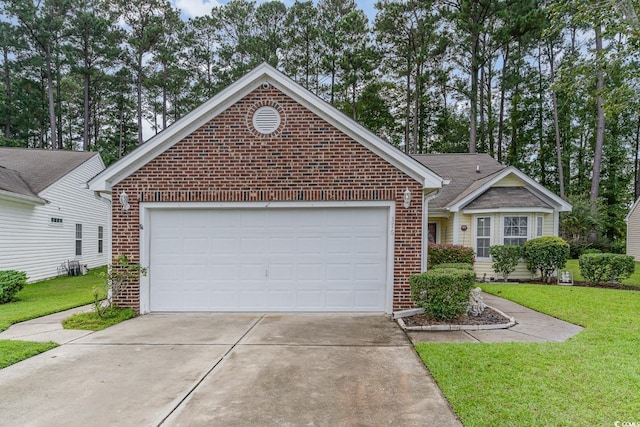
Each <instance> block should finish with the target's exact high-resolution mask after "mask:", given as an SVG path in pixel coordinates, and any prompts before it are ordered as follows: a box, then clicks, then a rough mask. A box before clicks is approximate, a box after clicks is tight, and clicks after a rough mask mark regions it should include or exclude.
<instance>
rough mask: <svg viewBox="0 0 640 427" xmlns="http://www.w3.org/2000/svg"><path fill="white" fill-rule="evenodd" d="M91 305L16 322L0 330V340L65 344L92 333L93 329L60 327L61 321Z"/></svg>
mask: <svg viewBox="0 0 640 427" xmlns="http://www.w3.org/2000/svg"><path fill="white" fill-rule="evenodd" d="M92 307H93V306H92V305H85V306H82V307H76V308H72V309H71V310H66V311H61V312H59V313H54V314H50V315H48V316H42V317H38V318H36V319H32V320H27V321H25V322H20V323H16V324H15V325H11V326H10V327H9V328H8V329H7V330H5V331H3V332H0V340H20V341H38V342H49V341H53V342H55V343H57V344H66V343H68V342H71V341H75V340H77V339H78V338H82V337H84V336H86V335H89V334H91V333H93V331H77V330H71V329H64V328H63V327H62V321H63V320H64V319H66V318H67V317H71V316H72V315H74V314H76V313H84V312H87V311H91V310H92Z"/></svg>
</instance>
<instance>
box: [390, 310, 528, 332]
mask: <svg viewBox="0 0 640 427" xmlns="http://www.w3.org/2000/svg"><path fill="white" fill-rule="evenodd" d="M487 307H489V308H490V309H492V310H494V311H495V312H497V313H498V314H500V315H502V316H504V317H506V318H507V319H509V322H508V323H496V324H492V325H428V326H407V325H406V324H405V323H404V321H403V320H402V318H403V317H408V316H413V315H414V314H422V313H424V310H423V309H413V310H406V311H404V312H399V313H395V314H394V316H393V317H394V318H395V320H396V322H397V323H398V325H399V326H400V327H401V328H402V329H403V330H405V331H487V330H493V329H509V328H511V327H512V326H515V325H517V324H518V322H516V319H514V318H513V317H511V316H508V315H506V314H505V313H504V312H502V311H501V310H498V309H497V308H495V307H491V306H489V305H488V306H487Z"/></svg>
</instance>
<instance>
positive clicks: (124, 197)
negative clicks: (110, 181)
mask: <svg viewBox="0 0 640 427" xmlns="http://www.w3.org/2000/svg"><path fill="white" fill-rule="evenodd" d="M120 204H121V205H122V210H123V211H125V212H126V211H128V210H129V208H130V207H131V205H130V204H129V195H128V194H127V193H125V192H124V191H123V192H122V193H120Z"/></svg>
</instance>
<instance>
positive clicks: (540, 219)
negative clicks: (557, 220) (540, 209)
mask: <svg viewBox="0 0 640 427" xmlns="http://www.w3.org/2000/svg"><path fill="white" fill-rule="evenodd" d="M543 229H544V217H543V216H542V215H538V216H537V217H536V237H541V236H542V232H543Z"/></svg>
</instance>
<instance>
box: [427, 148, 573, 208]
mask: <svg viewBox="0 0 640 427" xmlns="http://www.w3.org/2000/svg"><path fill="white" fill-rule="evenodd" d="M414 157H415V159H416V160H418V161H419V162H420V163H422V164H424V165H425V166H427V167H428V168H429V169H431V170H433V171H434V172H435V173H437V174H438V175H440V176H442V177H443V178H444V179H449V180H450V183H449V184H448V185H446V186H444V187H443V188H442V189H441V190H440V194H439V195H438V197H436V198H435V199H433V200H431V201H430V202H429V209H441V210H448V211H451V212H456V211H459V210H461V209H462V208H465V207H467V206H468V205H469V204H470V203H472V202H473V201H474V200H476V199H477V198H478V197H480V196H481V195H482V194H484V193H485V192H486V191H488V190H489V189H490V188H491V187H492V186H493V185H494V184H495V183H497V182H498V181H500V180H501V179H503V178H505V177H507V176H509V175H514V176H516V177H517V178H519V179H520V180H522V181H523V182H524V183H525V187H526V189H527V190H528V191H529V192H530V193H531V195H532V196H534V197H535V198H536V199H539V200H540V201H541V202H542V203H545V204H547V205H553V206H555V207H556V208H558V209H559V210H560V211H570V210H571V205H570V204H569V203H568V202H567V201H565V200H563V199H562V198H560V197H559V196H558V195H556V194H554V193H553V192H552V191H549V190H548V189H547V188H545V187H544V186H542V185H541V184H540V183H538V182H536V181H534V180H533V179H531V178H530V177H529V176H528V175H526V174H525V173H524V172H522V171H520V170H519V169H516V168H514V167H513V166H504V165H502V164H500V163H498V162H497V161H496V160H495V159H494V158H493V157H491V156H490V155H488V154H466V153H455V154H422V155H415V156H414ZM493 194H494V193H490V195H489V196H492V195H493ZM520 196H521V198H520V199H514V200H509V199H508V200H505V201H501V202H500V205H501V206H495V208H499V207H528V206H516V205H515V204H516V203H517V202H523V203H525V202H524V201H523V199H522V198H523V197H524V196H525V194H524V193H520ZM528 197H529V196H527V197H524V198H528ZM526 203H527V204H531V203H538V202H535V201H532V200H529V201H527V202H526ZM502 205H504V206H502ZM507 205H509V206H507ZM537 207H542V206H537Z"/></svg>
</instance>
